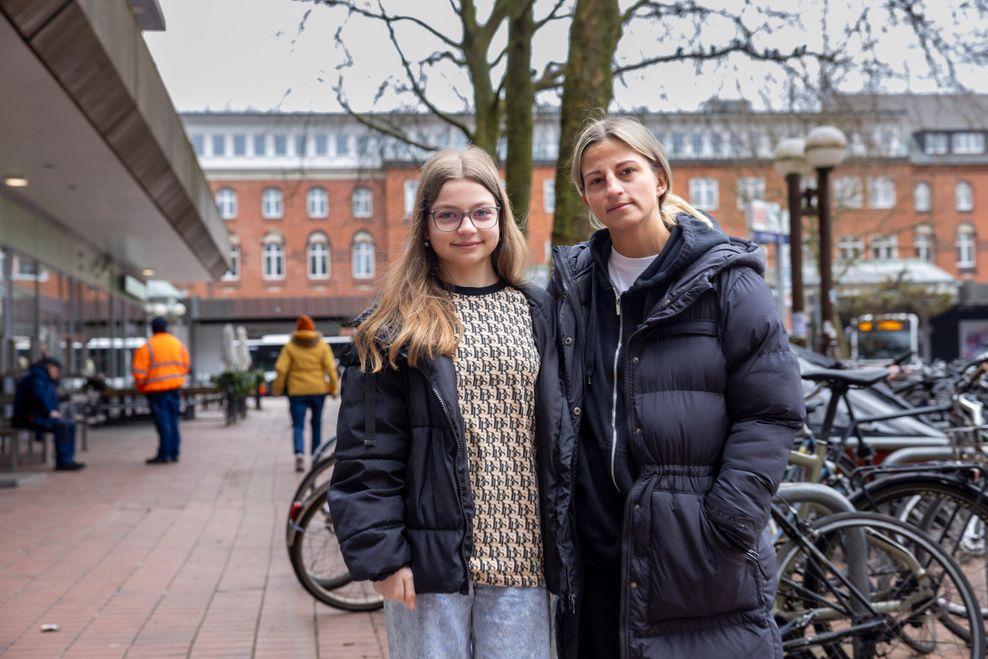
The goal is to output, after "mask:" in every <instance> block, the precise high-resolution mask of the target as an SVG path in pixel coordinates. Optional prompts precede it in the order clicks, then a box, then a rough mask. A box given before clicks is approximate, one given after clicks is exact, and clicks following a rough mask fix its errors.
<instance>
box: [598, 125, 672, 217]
mask: <svg viewBox="0 0 988 659" xmlns="http://www.w3.org/2000/svg"><path fill="white" fill-rule="evenodd" d="M580 175H581V176H582V177H583V203H585V204H586V205H587V207H588V208H590V211H591V212H592V213H593V214H594V216H595V217H596V218H597V219H598V220H600V221H601V223H602V224H603V225H604V226H606V227H607V228H608V229H610V230H611V231H612V232H621V231H625V230H629V229H631V230H634V229H639V228H641V225H642V224H643V222H645V221H647V220H649V219H656V220H660V221H661V216H660V214H659V196H660V195H662V193H664V192H665V191H666V181H665V178H664V177H663V176H662V174H661V173H660V172H657V171H656V170H655V169H654V168H653V167H652V165H651V164H650V163H649V162H648V160H646V159H645V158H644V157H643V156H642V155H641V154H640V153H638V152H637V151H635V150H634V149H632V148H631V147H629V146H628V145H627V144H625V143H624V142H622V141H620V140H617V139H614V138H606V139H603V140H601V141H600V142H595V143H593V144H591V145H590V146H589V147H587V149H586V150H585V151H584V152H583V158H582V159H581V161H580Z"/></svg>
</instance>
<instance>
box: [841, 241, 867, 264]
mask: <svg viewBox="0 0 988 659" xmlns="http://www.w3.org/2000/svg"><path fill="white" fill-rule="evenodd" d="M862 254H864V239H863V238H861V237H860V236H838V237H837V259H838V260H839V261H854V260H856V259H860V258H861V256H862Z"/></svg>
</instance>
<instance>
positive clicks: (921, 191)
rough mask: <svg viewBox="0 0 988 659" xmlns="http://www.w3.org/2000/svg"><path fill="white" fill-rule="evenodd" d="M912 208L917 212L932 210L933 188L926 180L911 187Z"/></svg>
mask: <svg viewBox="0 0 988 659" xmlns="http://www.w3.org/2000/svg"><path fill="white" fill-rule="evenodd" d="M913 210H914V211H916V212H917V213H929V212H930V211H931V210H933V188H932V187H930V184H929V183H927V182H926V181H920V182H919V183H917V184H916V185H915V187H913Z"/></svg>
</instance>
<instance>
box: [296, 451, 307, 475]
mask: <svg viewBox="0 0 988 659" xmlns="http://www.w3.org/2000/svg"><path fill="white" fill-rule="evenodd" d="M295 471H305V456H304V455H302V454H301V453H296V454H295Z"/></svg>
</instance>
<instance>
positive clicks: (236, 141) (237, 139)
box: [233, 133, 247, 156]
mask: <svg viewBox="0 0 988 659" xmlns="http://www.w3.org/2000/svg"><path fill="white" fill-rule="evenodd" d="M233 155H235V156H246V155H247V136H246V135H244V134H243V133H236V134H234V136H233Z"/></svg>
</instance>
